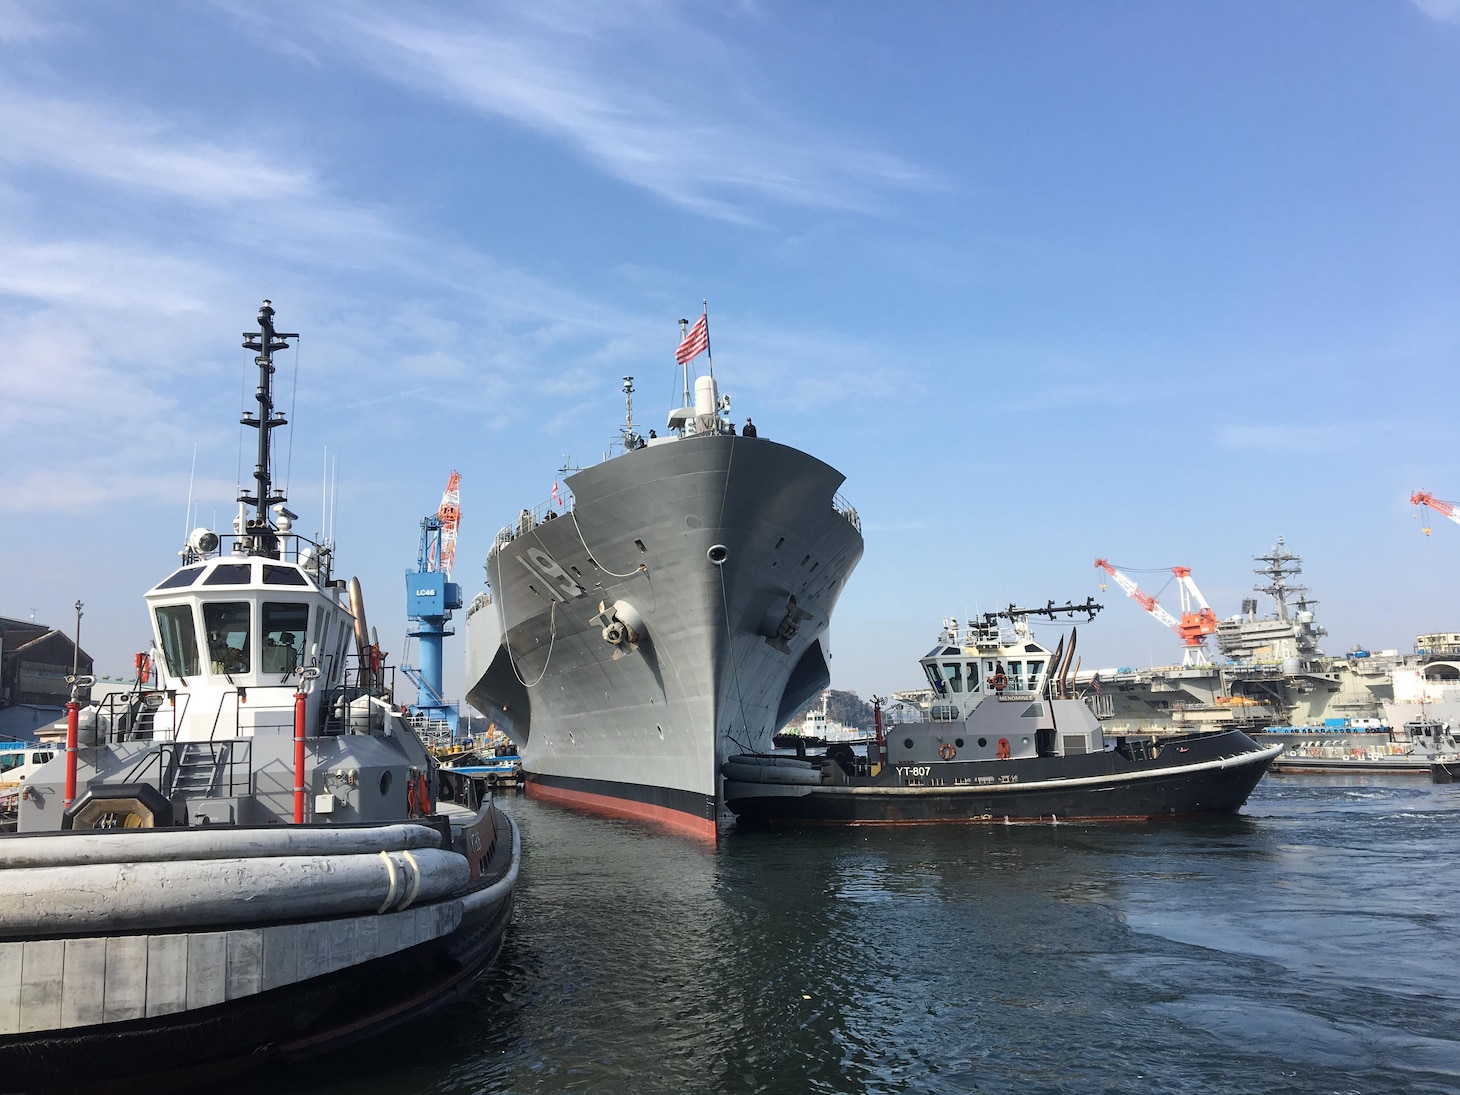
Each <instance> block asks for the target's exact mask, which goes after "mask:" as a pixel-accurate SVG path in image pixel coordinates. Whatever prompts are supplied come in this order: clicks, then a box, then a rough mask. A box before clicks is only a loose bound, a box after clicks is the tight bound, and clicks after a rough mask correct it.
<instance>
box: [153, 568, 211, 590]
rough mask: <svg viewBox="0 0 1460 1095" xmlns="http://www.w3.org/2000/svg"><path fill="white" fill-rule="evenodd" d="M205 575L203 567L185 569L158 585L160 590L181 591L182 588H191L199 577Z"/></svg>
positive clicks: (169, 576)
mask: <svg viewBox="0 0 1460 1095" xmlns="http://www.w3.org/2000/svg"><path fill="white" fill-rule="evenodd" d="M201 573H203V568H202V567H184V568H183V569H182V570H179V571H178V572H177V573H176V574H170V575H168V576H167V577H166V578H164V579H162V581H160V582H158V583H157V588H158V589H179V588H181V587H182V586H190V585H192V584H193V583H194V582H196V581H197V580H198V575H199V574H201Z"/></svg>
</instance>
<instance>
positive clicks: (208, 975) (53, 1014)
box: [0, 810, 521, 1091]
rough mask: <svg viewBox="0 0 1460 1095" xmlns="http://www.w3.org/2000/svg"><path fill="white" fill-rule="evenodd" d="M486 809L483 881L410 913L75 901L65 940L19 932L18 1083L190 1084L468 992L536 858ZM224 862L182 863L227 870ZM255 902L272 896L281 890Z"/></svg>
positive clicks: (10, 953) (375, 1029)
mask: <svg viewBox="0 0 1460 1095" xmlns="http://www.w3.org/2000/svg"><path fill="white" fill-rule="evenodd" d="M481 816H483V817H488V816H489V822H488V824H489V825H490V826H491V828H492V829H493V830H494V833H495V835H494V838H493V841H492V846H491V848H490V850H489V852H488V857H487V858H486V859H484V860H483V862H482V865H481V869H482V872H483V873H482V875H481V876H480V878H479V879H477V880H476V881H475V882H474V883H473V884H472V886H471V887H470V888H469V889H467V890H465V891H463V892H461V893H458V894H451V895H449V896H447V897H445V898H443V899H440V900H437V901H433V902H422V903H419V904H416V905H413V906H410V907H408V908H405V909H402V910H400V911H396V912H389V913H383V914H376V915H367V916H337V917H331V918H324V917H321V918H319V919H308V920H300V919H278V920H270V919H268V918H267V916H266V915H265V910H263V909H257V910H256V912H257V914H258V918H257V920H255V921H248V920H244V919H241V918H239V917H233V918H230V919H227V920H224V921H222V922H220V923H216V924H211V925H210V924H194V923H191V922H190V920H189V918H188V917H186V916H185V915H183V914H182V912H181V911H178V913H177V916H176V920H177V921H178V922H175V923H174V922H170V921H169V919H168V910H167V909H166V908H165V903H162V902H159V903H158V911H157V917H158V923H157V926H156V927H155V928H152V929H148V930H133V931H123V930H117V931H104V932H102V933H100V934H96V933H94V932H86V931H78V930H77V928H76V925H75V924H74V921H75V920H76V919H77V914H76V913H75V912H74V911H73V912H72V913H71V915H67V914H66V913H65V912H58V913H57V914H56V916H55V930H54V932H53V933H51V934H47V933H44V932H31V933H28V934H27V935H26V936H25V937H23V938H21V937H9V936H8V934H7V938H4V939H0V967H3V969H4V971H5V973H6V978H5V981H6V983H5V984H3V985H0V988H3V989H4V990H6V991H5V992H4V993H0V996H3V998H4V999H5V1000H6V1001H7V1006H5V1007H0V1077H3V1079H4V1090H6V1091H32V1090H43V1091H62V1090H78V1089H83V1088H84V1089H86V1090H98V1091H113V1090H115V1091H122V1090H125V1091H135V1090H137V1089H138V1086H139V1085H152V1086H156V1087H158V1088H159V1089H162V1090H181V1089H185V1088H186V1089H189V1090H191V1089H193V1088H194V1086H195V1085H197V1084H199V1083H204V1082H212V1081H215V1080H218V1079H228V1080H232V1079H236V1078H238V1077H239V1076H240V1075H242V1074H245V1073H251V1072H253V1071H255V1070H258V1069H261V1068H264V1067H266V1066H270V1065H274V1064H279V1063H287V1062H292V1061H299V1060H303V1059H306V1058H309V1057H313V1056H316V1055H319V1054H322V1053H326V1052H331V1051H334V1050H337V1049H340V1048H342V1047H344V1046H347V1045H350V1044H353V1043H356V1042H359V1041H362V1040H365V1039H369V1038H372V1037H375V1036H377V1035H379V1034H381V1033H382V1032H384V1031H386V1030H388V1029H390V1028H392V1027H394V1026H396V1025H397V1024H400V1023H404V1022H407V1021H412V1020H416V1019H419V1018H422V1017H424V1016H426V1015H429V1014H430V1013H432V1012H433V1011H435V1010H437V1009H438V1008H440V1007H443V1006H446V1005H448V1004H450V1003H452V1002H453V1001H455V1000H458V999H461V998H463V997H464V996H465V995H466V994H467V992H468V991H469V990H470V988H471V986H472V983H473V982H474V981H475V979H476V978H477V977H478V976H479V975H480V974H481V973H482V972H483V971H484V970H485V969H486V968H487V967H488V966H489V965H490V964H491V962H492V961H493V959H494V958H495V957H496V955H497V953H498V951H499V950H500V949H501V945H502V941H503V937H504V933H505V932H506V929H507V927H508V925H509V924H510V923H511V920H512V915H513V905H514V891H515V882H516V876H517V870H518V867H519V864H520V861H521V841H520V837H519V835H518V833H517V830H516V826H515V824H514V823H513V822H512V821H511V820H510V819H509V818H507V817H506V815H504V814H501V813H500V812H497V811H495V810H494V811H492V812H491V813H490V815H487V814H485V813H484V814H483V815H481ZM219 830H220V832H227V831H228V830H227V829H226V828H225V827H221V826H220V827H219ZM170 831H171V830H157V832H158V833H161V834H166V833H168V832H170ZM240 831H242V832H246V830H240ZM341 831H342V832H343V831H346V830H341ZM130 832H132V833H136V834H146V833H147V832H148V830H131V831H130ZM55 839H56V841H57V846H58V847H59V842H61V841H64V840H65V839H67V838H66V837H64V836H59V837H57V838H55ZM81 839H85V838H81ZM220 862H222V861H217V860H213V861H206V862H204V863H202V864H201V865H199V864H196V863H194V864H188V863H177V864H168V866H169V867H172V868H175V869H176V870H178V871H180V872H184V873H186V872H187V871H188V870H189V869H190V868H196V869H197V870H200V871H202V872H203V873H205V874H213V875H219V874H221V873H222V872H223V869H221V868H219V866H218V864H219V863H220ZM228 862H233V861H228ZM144 865H145V861H144ZM131 866H132V867H135V866H136V865H135V864H133V865H131ZM229 869H233V868H229ZM255 898H256V900H255V901H253V902H251V905H257V906H265V905H268V904H269V895H268V894H263V893H259V894H255ZM40 900H41V898H40V897H37V898H36V901H40ZM88 907H89V906H88ZM441 925H450V928H449V930H447V931H444V932H441V931H440V930H439V929H440V926H441ZM423 936H425V937H427V938H425V939H422V937H423ZM431 936H434V937H431ZM413 940H422V941H420V942H415V943H414V945H412V943H413ZM380 952H386V953H380ZM372 955H373V957H372ZM331 967H333V968H331ZM310 970H315V971H319V970H327V971H328V972H316V973H315V974H314V975H312V976H311V975H309V971H310ZM215 1001H216V1002H215Z"/></svg>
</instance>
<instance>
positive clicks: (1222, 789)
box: [726, 732, 1276, 825]
mask: <svg viewBox="0 0 1460 1095" xmlns="http://www.w3.org/2000/svg"><path fill="white" fill-rule="evenodd" d="M1162 753H1163V756H1162V758H1161V759H1132V758H1130V757H1128V756H1125V755H1124V754H1121V753H1119V752H1116V751H1113V750H1112V751H1107V752H1102V753H1097V754H1088V755H1082V756H1067V757H1035V758H1029V759H1023V760H1005V761H992V762H991V761H972V762H968V763H962V762H958V761H950V762H947V763H944V764H938V765H929V766H924V767H925V768H927V769H930V771H929V772H928V774H927V775H926V776H919V777H918V778H920V779H926V780H927V781H928V783H927V784H925V785H908V783H907V782H906V778H907V777H906V775H905V774H903V773H902V772H900V771H899V769H897V768H895V767H894V768H890V769H885V770H884V772H883V774H882V776H881V778H880V779H879V778H877V777H867V778H857V777H851V778H846V779H845V780H843V779H841V778H838V776H837V774H836V770H830V769H829V771H831V777H832V778H831V779H830V780H827V781H826V782H818V783H814V784H804V783H796V782H789V781H785V780H786V776H785V775H783V774H779V773H778V774H777V775H776V776H772V777H771V778H769V779H760V780H744V779H730V778H727V781H726V797H727V799H728V800H729V805H730V808H731V809H732V810H734V811H735V813H737V814H738V815H739V816H740V819H741V821H742V822H743V823H748V824H752V825H753V824H772V825H774V824H788V823H789V824H811V823H819V824H840V825H872V824H910V823H921V822H976V821H983V822H990V821H994V822H1000V823H1002V822H1019V821H1022V822H1040V821H1042V822H1046V823H1048V822H1051V821H1054V822H1064V821H1146V820H1154V819H1162V818H1167V819H1169V818H1181V817H1196V816H1200V815H1204V814H1232V813H1236V812H1237V811H1238V810H1240V809H1241V808H1242V806H1243V804H1244V803H1245V802H1246V801H1247V799H1248V797H1249V796H1250V795H1251V793H1252V790H1253V788H1254V787H1256V786H1257V783H1258V781H1259V780H1261V779H1262V776H1263V774H1264V773H1265V772H1266V771H1267V768H1268V765H1269V763H1270V762H1271V760H1272V758H1273V756H1274V755H1275V754H1276V749H1274V748H1261V747H1259V746H1257V745H1256V744H1255V743H1254V742H1253V741H1252V740H1251V739H1250V738H1247V737H1246V735H1244V734H1241V733H1240V732H1231V733H1227V734H1221V735H1211V736H1203V737H1199V738H1191V739H1187V740H1185V741H1184V742H1182V743H1181V744H1179V745H1178V744H1176V743H1172V745H1171V746H1169V747H1168V748H1167V749H1165V750H1163V751H1162ZM1166 754H1169V755H1166ZM778 759H779V758H778ZM787 760H789V758H787ZM736 770H737V765H736V762H734V761H732V762H731V771H732V772H733V771H736ZM740 770H741V771H748V770H747V769H740ZM783 781H784V782H783Z"/></svg>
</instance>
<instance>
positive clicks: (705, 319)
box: [674, 312, 710, 365]
mask: <svg viewBox="0 0 1460 1095" xmlns="http://www.w3.org/2000/svg"><path fill="white" fill-rule="evenodd" d="M709 348H710V316H709V313H708V312H707V313H705V314H704V315H702V316H700V318H699V319H698V320H696V321H695V325H694V326H693V327H691V328H690V329H689V334H687V335H685V336H684V338H683V339H681V340H680V343H679V349H677V350H675V351H674V360H675V361H677V362H678V363H679V364H681V365H685V364H688V363H689V362H691V361H693V360H694V359H695V358H697V357H699V356H700V354H702V353H704V352H705V351H706V350H708V349H709Z"/></svg>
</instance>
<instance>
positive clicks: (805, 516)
mask: <svg viewBox="0 0 1460 1095" xmlns="http://www.w3.org/2000/svg"><path fill="white" fill-rule="evenodd" d="M632 390H633V389H632V378H625V392H626V394H627V395H628V397H629V405H628V415H627V423H626V425H625V426H624V428H623V433H622V445H621V450H622V451H619V452H617V453H616V455H614V456H612V457H611V458H610V459H607V460H605V461H604V462H603V463H601V464H598V465H596V466H594V467H589V468H583V469H581V470H578V471H576V472H575V473H573V474H571V475H568V476H567V478H566V480H565V485H566V487H567V493H566V495H560V496H559V497H557V498H555V499H554V500H553V501H550V502H549V503H547V504H546V505H544V506H541V507H538V509H536V510H523V511H522V512H521V513H520V514H519V516H518V519H517V521H516V522H515V523H514V524H512V525H511V526H509V527H507V528H504V529H502V531H501V532H500V533H498V535H497V538H496V541H495V543H494V544H493V546H492V549H491V552H490V554H489V555H488V558H487V575H488V584H489V587H490V588H489V590H487V591H486V592H484V593H482V594H480V595H479V596H478V597H477V598H476V599H475V600H474V601H473V603H472V604H471V606H470V608H469V610H468V614H467V624H466V633H467V697H468V699H469V700H470V702H471V703H472V705H473V706H475V707H476V709H477V710H478V711H480V712H482V713H483V714H484V715H487V716H489V717H491V718H492V719H494V720H495V721H496V722H498V723H499V724H500V725H501V726H502V727H503V729H505V730H506V731H507V733H508V734H509V735H510V736H511V737H512V739H513V740H514V741H515V742H516V743H517V745H518V747H519V749H520V751H521V755H522V765H523V770H524V772H525V774H526V789H527V792H528V794H530V795H534V796H537V797H541V798H544V799H549V800H555V801H559V802H563V803H566V804H570V805H577V806H581V807H585V808H588V809H590V810H593V811H596V812H600V813H605V814H609V815H613V816H621V817H631V818H640V819H646V820H651V821H655V822H658V823H662V824H665V825H668V826H670V827H672V828H676V829H679V830H682V831H685V832H689V833H693V834H695V835H696V836H700V837H706V838H709V839H711V840H713V839H714V838H715V836H716V835H717V833H718V830H719V827H720V825H721V824H722V823H724V822H727V821H728V820H729V818H730V815H729V814H728V812H727V811H726V810H725V809H724V803H723V795H722V792H721V786H720V776H719V771H720V766H721V764H722V763H723V762H724V760H725V759H726V757H727V756H728V755H729V754H730V753H742V752H748V751H753V750H769V749H770V748H771V738H772V735H773V734H774V733H775V731H776V730H778V729H779V728H780V727H782V726H784V725H785V724H786V723H787V722H788V721H789V720H790V719H792V718H793V717H794V716H796V715H797V714H798V713H799V712H800V711H801V710H802V709H803V708H804V707H805V706H806V705H807V704H808V703H809V702H810V701H811V700H812V699H814V698H815V697H816V696H817V695H818V694H819V693H820V691H821V690H822V689H823V688H825V687H826V686H827V685H828V684H829V683H830V671H829V668H828V665H827V658H828V651H827V646H826V641H827V640H826V631H827V627H828V625H829V624H830V622H831V614H832V611H833V609H834V608H835V606H836V602H837V598H838V597H839V596H840V594H841V592H842V589H843V587H844V585H845V583H846V580H847V577H848V575H850V573H851V571H852V569H853V567H855V566H856V564H857V561H858V560H859V559H860V558H861V556H862V533H861V525H860V520H859V518H858V516H857V513H856V511H855V510H854V509H853V508H852V507H850V506H849V505H847V504H846V503H845V501H844V500H842V499H841V498H840V496H839V495H838V494H837V491H838V489H839V488H840V486H841V484H842V482H843V476H842V475H841V473H840V472H838V471H836V469H834V468H832V467H830V466H829V465H827V464H825V463H823V462H822V461H820V460H818V459H816V458H815V457H813V456H809V455H807V454H806V453H804V452H801V451H799V450H797V449H795V448H793V447H791V446H790V445H784V444H780V443H778V442H775V441H771V440H767V439H765V438H761V437H756V436H744V435H740V436H737V435H736V434H735V433H734V431H733V429H732V427H731V426H730V424H729V422H728V421H727V420H726V417H725V415H726V411H727V410H728V398H722V397H721V396H720V395H719V392H718V389H717V387H716V383H715V380H714V378H713V376H702V377H698V378H697V379H696V380H695V382H694V402H693V404H692V405H691V403H690V396H689V390H690V383H689V376H688V368H687V367H686V376H685V406H683V407H681V408H679V409H677V410H675V411H674V412H673V413H672V414H671V415H670V418H669V427H668V433H669V435H668V436H665V437H653V436H650V437H644V436H641V435H640V433H639V432H638V429H637V427H635V426H634V424H633V409H632ZM651 432H652V431H651Z"/></svg>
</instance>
